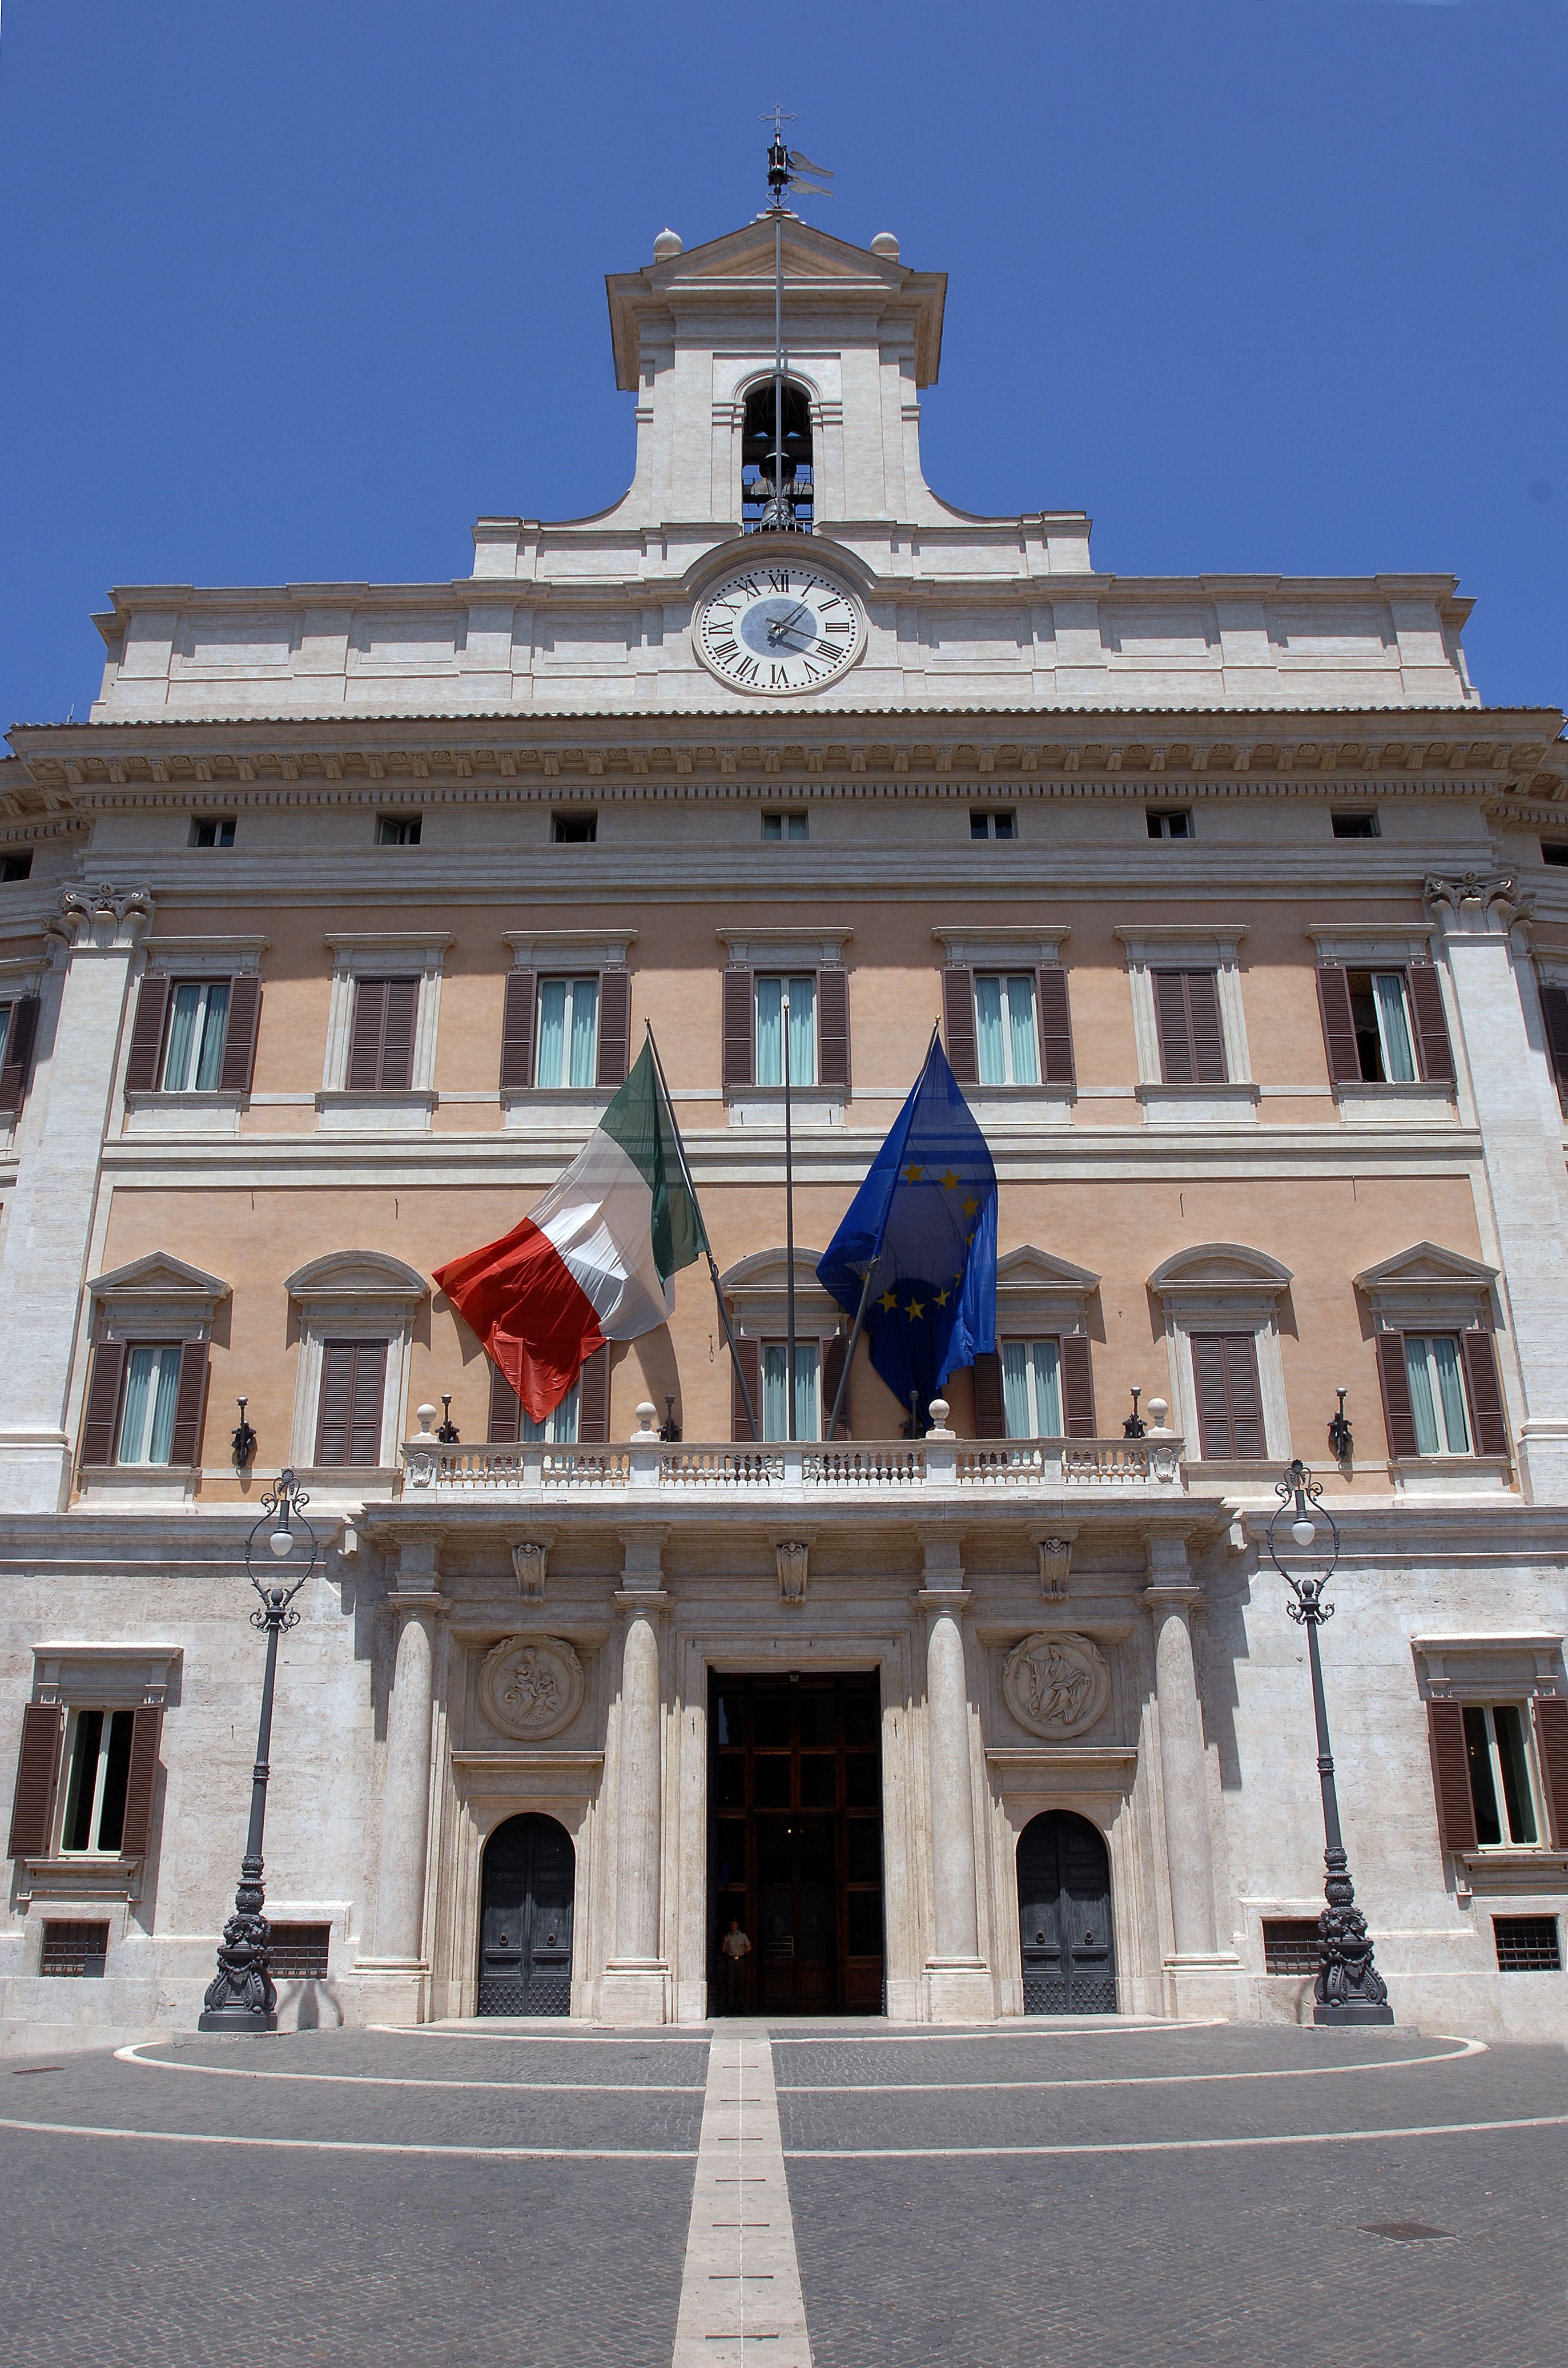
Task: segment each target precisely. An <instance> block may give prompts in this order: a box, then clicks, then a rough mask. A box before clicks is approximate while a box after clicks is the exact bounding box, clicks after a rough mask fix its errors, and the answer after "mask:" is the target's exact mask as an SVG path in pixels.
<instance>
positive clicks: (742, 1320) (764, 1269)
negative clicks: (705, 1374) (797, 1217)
mask: <svg viewBox="0 0 1568 2368" xmlns="http://www.w3.org/2000/svg"><path fill="white" fill-rule="evenodd" d="M823 1255H824V1254H823V1252H822V1251H821V1250H803V1249H801V1248H800V1247H798V1246H797V1248H796V1251H795V1324H796V1329H797V1331H798V1332H799V1334H800V1337H801V1338H802V1339H804V1338H806V1337H807V1336H808V1335H812V1336H814V1335H816V1334H817V1333H819V1332H832V1331H835V1330H836V1329H837V1326H838V1323H839V1317H840V1315H841V1312H842V1311H841V1310H840V1308H839V1304H838V1302H837V1300H836V1299H835V1298H834V1296H833V1294H832V1292H827V1291H824V1289H823V1287H822V1284H821V1283H820V1282H819V1281H817V1261H818V1259H819V1258H822V1256H823ZM789 1280H790V1266H789V1258H788V1256H787V1254H786V1252H785V1251H784V1250H783V1249H782V1248H775V1249H767V1250H754V1251H753V1252H752V1253H751V1255H750V1256H749V1257H748V1258H737V1260H736V1261H735V1263H734V1265H733V1267H731V1268H730V1269H729V1270H728V1272H727V1273H725V1274H723V1275H722V1276H721V1277H720V1287H721V1289H722V1292H723V1293H724V1297H725V1298H726V1300H727V1301H728V1302H729V1304H730V1305H731V1306H732V1307H733V1310H734V1312H735V1319H736V1321H737V1323H738V1324H739V1326H740V1328H741V1330H742V1331H743V1332H744V1333H745V1334H746V1335H747V1336H748V1337H749V1338H752V1339H761V1338H765V1337H766V1338H773V1337H775V1336H777V1335H781V1334H782V1333H783V1331H784V1328H785V1324H786V1321H787V1307H788V1300H787V1294H788V1292H789Z"/></svg>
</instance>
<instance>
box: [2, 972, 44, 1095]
mask: <svg viewBox="0 0 1568 2368" xmlns="http://www.w3.org/2000/svg"><path fill="white" fill-rule="evenodd" d="M38 1013H39V998H38V996H36V995H19V996H17V1000H16V1002H15V1003H13V1004H12V1006H11V1024H10V1026H9V1028H7V1030H6V1065H5V1067H4V1068H0V1115H3V1114H4V1113H5V1112H6V1110H20V1109H21V1107H22V1098H23V1096H24V1095H25V1094H26V1092H27V1090H28V1070H29V1068H30V1067H31V1066H32V1058H33V1045H34V1043H35V1042H37V1039H38Z"/></svg>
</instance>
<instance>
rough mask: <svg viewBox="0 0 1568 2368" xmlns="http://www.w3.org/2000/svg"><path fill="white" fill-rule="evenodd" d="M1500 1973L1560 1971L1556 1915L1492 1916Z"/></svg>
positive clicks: (1559, 1942)
mask: <svg viewBox="0 0 1568 2368" xmlns="http://www.w3.org/2000/svg"><path fill="white" fill-rule="evenodd" d="M1492 1933H1493V1938H1494V1941H1496V1944H1497V1970H1498V1972H1499V1973H1500V1974H1560V1973H1561V1972H1562V1941H1561V1940H1560V1939H1559V1937H1558V1930H1557V1918H1556V1917H1555V1916H1494V1918H1492Z"/></svg>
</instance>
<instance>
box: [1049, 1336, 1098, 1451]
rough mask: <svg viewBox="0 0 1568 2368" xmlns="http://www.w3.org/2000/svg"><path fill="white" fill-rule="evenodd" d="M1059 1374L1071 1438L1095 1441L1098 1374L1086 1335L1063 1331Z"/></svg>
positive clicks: (1063, 1422) (1067, 1428)
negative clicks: (1096, 1374) (1096, 1375)
mask: <svg viewBox="0 0 1568 2368" xmlns="http://www.w3.org/2000/svg"><path fill="white" fill-rule="evenodd" d="M1057 1371H1058V1372H1059V1373H1060V1374H1061V1377H1062V1424H1063V1426H1064V1428H1065V1429H1066V1433H1067V1436H1068V1438H1069V1439H1093V1438H1095V1437H1096V1430H1095V1372H1094V1366H1093V1364H1092V1362H1091V1361H1090V1356H1089V1336H1088V1334H1087V1333H1086V1332H1063V1334H1062V1347H1061V1354H1060V1361H1059V1363H1058V1366H1057Z"/></svg>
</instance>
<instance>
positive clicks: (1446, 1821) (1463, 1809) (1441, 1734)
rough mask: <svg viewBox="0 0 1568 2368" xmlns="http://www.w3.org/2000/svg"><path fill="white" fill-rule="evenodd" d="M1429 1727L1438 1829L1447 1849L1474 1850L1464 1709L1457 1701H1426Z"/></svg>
mask: <svg viewBox="0 0 1568 2368" xmlns="http://www.w3.org/2000/svg"><path fill="white" fill-rule="evenodd" d="M1426 1731H1427V1735H1428V1736H1429V1738H1430V1741H1431V1746H1432V1782H1433V1786H1434V1789H1435V1790H1436V1793H1437V1832H1438V1835H1439V1837H1440V1839H1441V1840H1442V1845H1443V1848H1444V1849H1445V1850H1474V1848H1475V1846H1476V1834H1475V1803H1474V1801H1473V1800H1472V1798H1471V1790H1470V1753H1469V1751H1468V1750H1467V1749H1466V1748H1465V1739H1464V1711H1463V1709H1462V1707H1461V1705H1460V1703H1459V1702H1428V1703H1427V1705H1426Z"/></svg>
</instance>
